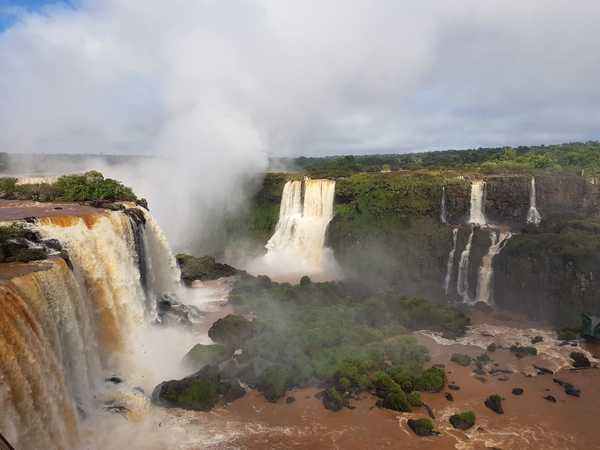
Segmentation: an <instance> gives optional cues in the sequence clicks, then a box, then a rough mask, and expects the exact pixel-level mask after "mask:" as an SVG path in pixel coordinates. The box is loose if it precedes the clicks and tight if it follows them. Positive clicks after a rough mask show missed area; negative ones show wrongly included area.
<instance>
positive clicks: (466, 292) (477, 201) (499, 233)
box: [440, 177, 542, 304]
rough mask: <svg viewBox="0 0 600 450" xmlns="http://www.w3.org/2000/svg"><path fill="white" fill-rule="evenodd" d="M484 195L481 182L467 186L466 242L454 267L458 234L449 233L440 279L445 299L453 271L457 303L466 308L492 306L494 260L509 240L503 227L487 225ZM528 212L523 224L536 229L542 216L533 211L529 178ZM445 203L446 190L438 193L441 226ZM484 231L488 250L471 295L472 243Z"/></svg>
mask: <svg viewBox="0 0 600 450" xmlns="http://www.w3.org/2000/svg"><path fill="white" fill-rule="evenodd" d="M485 195H486V182H485V181H483V180H474V181H473V182H472V183H471V198H470V209H469V220H468V224H467V225H468V226H469V227H470V231H469V234H468V237H467V239H466V243H465V246H464V249H463V250H462V252H461V253H460V257H459V258H458V264H456V262H455V259H456V252H457V244H458V233H459V230H460V227H454V228H453V229H452V246H451V249H450V252H449V254H448V262H447V267H446V275H445V277H444V282H443V287H444V292H445V294H446V296H449V295H450V293H451V282H452V280H453V276H454V270H455V266H457V268H456V294H457V296H458V298H459V300H460V301H462V302H464V303H468V304H474V303H478V302H483V303H486V304H492V303H493V290H492V285H493V284H492V283H493V276H494V266H493V261H494V258H495V257H496V256H497V255H498V254H499V253H500V252H501V251H502V249H503V248H504V247H505V246H506V244H507V242H508V240H509V239H510V238H511V237H512V235H513V234H512V232H511V231H510V230H509V229H508V228H507V227H502V226H495V225H490V224H489V223H488V220H487V218H486V214H485V203H486V201H485ZM529 203H530V206H529V211H528V213H527V223H529V224H534V225H539V223H540V222H541V220H542V216H541V214H540V213H539V211H538V210H537V205H536V203H537V201H536V188H535V178H533V177H532V178H531V187H530V195H529ZM446 204H447V199H446V188H445V187H444V188H443V189H442V200H441V205H440V211H441V213H440V220H441V222H442V223H448V218H447V214H448V213H447V206H446ZM478 228H479V229H483V228H487V229H488V230H489V242H490V244H489V248H488V251H487V253H486V254H485V255H484V256H483V257H482V260H481V265H480V267H479V271H478V277H477V285H476V288H475V293H474V295H473V289H472V287H471V286H470V277H469V273H470V267H471V263H472V262H471V256H472V255H471V254H472V246H473V239H474V236H475V232H476V230H477V229H478Z"/></svg>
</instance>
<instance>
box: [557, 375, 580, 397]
mask: <svg viewBox="0 0 600 450" xmlns="http://www.w3.org/2000/svg"><path fill="white" fill-rule="evenodd" d="M552 381H554V382H555V383H556V384H558V385H559V386H561V387H562V388H563V389H564V390H565V394H567V395H571V396H573V397H580V396H581V389H578V388H576V387H575V386H573V385H572V384H571V383H569V382H567V381H563V380H560V379H558V378H553V379H552Z"/></svg>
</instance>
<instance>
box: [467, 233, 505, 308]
mask: <svg viewBox="0 0 600 450" xmlns="http://www.w3.org/2000/svg"><path fill="white" fill-rule="evenodd" d="M511 237H512V234H511V233H510V232H509V231H499V232H497V231H490V241H491V244H490V248H489V250H488V252H487V254H486V255H485V256H484V257H483V261H482V263H481V267H480V268H479V278H478V280H477V291H476V292H477V295H476V296H475V298H476V301H478V302H483V303H487V304H491V303H492V301H493V298H492V280H493V277H494V266H493V263H494V257H495V256H496V255H498V254H499V253H500V252H501V251H502V249H503V248H504V246H505V245H506V243H507V242H508V240H509V239H510V238H511Z"/></svg>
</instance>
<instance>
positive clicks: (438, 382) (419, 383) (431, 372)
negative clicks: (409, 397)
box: [415, 367, 446, 392]
mask: <svg viewBox="0 0 600 450" xmlns="http://www.w3.org/2000/svg"><path fill="white" fill-rule="evenodd" d="M445 385H446V372H444V369H441V368H439V367H430V368H429V369H427V370H424V371H423V373H422V374H421V376H420V377H418V378H417V379H416V380H415V389H416V390H417V391H422V392H440V391H441V390H442V389H444V386H445Z"/></svg>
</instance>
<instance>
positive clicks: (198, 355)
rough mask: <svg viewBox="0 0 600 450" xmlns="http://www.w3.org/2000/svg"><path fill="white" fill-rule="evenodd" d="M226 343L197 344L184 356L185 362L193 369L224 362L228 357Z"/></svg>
mask: <svg viewBox="0 0 600 450" xmlns="http://www.w3.org/2000/svg"><path fill="white" fill-rule="evenodd" d="M228 356H229V355H228V353H227V349H226V347H225V346H224V345H221V344H213V345H202V344H197V345H194V346H193V347H192V349H191V350H190V351H189V352H187V354H186V355H185V357H184V358H183V361H184V363H185V364H186V365H187V366H188V367H190V368H192V369H193V370H199V369H201V368H202V367H204V366H206V365H214V364H219V363H221V362H223V361H224V360H225V359H227V357H228Z"/></svg>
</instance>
